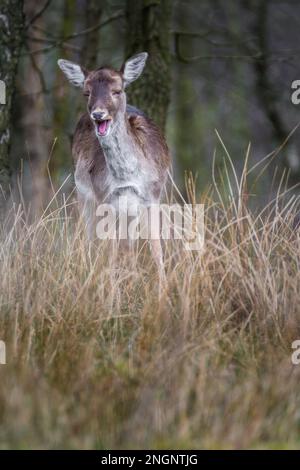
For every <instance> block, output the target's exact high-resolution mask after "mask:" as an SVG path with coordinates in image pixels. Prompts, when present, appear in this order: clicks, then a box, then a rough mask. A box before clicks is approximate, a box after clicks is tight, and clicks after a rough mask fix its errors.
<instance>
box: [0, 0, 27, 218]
mask: <svg viewBox="0 0 300 470" xmlns="http://www.w3.org/2000/svg"><path fill="white" fill-rule="evenodd" d="M23 27H24V15H23V0H2V1H1V5H0V79H1V80H3V81H4V83H5V85H6V104H0V213H3V210H4V206H5V199H6V198H7V196H8V192H9V183H10V165H9V158H8V155H9V147H10V125H11V122H10V121H11V110H12V97H13V93H14V88H15V87H14V83H15V76H16V71H17V65H18V60H19V53H20V46H21V39H22V32H23Z"/></svg>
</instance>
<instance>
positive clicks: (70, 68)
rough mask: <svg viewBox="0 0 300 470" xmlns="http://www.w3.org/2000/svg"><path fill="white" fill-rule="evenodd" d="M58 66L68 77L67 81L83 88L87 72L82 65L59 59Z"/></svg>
mask: <svg viewBox="0 0 300 470" xmlns="http://www.w3.org/2000/svg"><path fill="white" fill-rule="evenodd" d="M57 63H58V66H59V67H60V68H61V70H62V71H63V72H64V74H65V75H66V77H67V79H68V80H69V81H70V82H71V83H72V84H73V85H75V86H78V87H80V88H82V87H83V84H84V80H85V77H86V71H85V70H84V69H83V68H82V67H80V65H77V64H74V63H73V62H70V61H69V60H64V59H59V61H58V62H57Z"/></svg>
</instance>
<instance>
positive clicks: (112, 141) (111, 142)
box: [100, 115, 139, 182]
mask: <svg viewBox="0 0 300 470" xmlns="http://www.w3.org/2000/svg"><path fill="white" fill-rule="evenodd" d="M100 145H101V147H102V150H103V153H104V157H105V160H106V164H107V167H108V169H109V171H110V173H111V175H112V176H113V178H114V179H116V180H118V181H121V182H122V181H126V180H128V179H130V178H131V177H132V175H134V174H135V173H136V172H137V171H138V170H139V159H138V155H137V148H136V146H135V144H134V138H133V136H132V135H131V131H130V129H129V125H128V121H127V118H126V115H124V116H122V118H121V119H119V120H118V121H116V122H115V125H114V128H113V129H112V130H111V132H110V134H109V135H108V136H107V137H105V138H102V139H101V140H100Z"/></svg>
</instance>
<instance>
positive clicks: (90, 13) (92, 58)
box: [80, 0, 103, 70]
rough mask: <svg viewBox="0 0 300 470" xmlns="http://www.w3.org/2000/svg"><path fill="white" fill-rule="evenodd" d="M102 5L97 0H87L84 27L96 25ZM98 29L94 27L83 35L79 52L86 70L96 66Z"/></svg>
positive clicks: (99, 18)
mask: <svg viewBox="0 0 300 470" xmlns="http://www.w3.org/2000/svg"><path fill="white" fill-rule="evenodd" d="M102 9H103V5H102V2H100V1H99V0H87V1H86V8H85V29H89V28H92V27H93V26H96V25H97V24H98V23H99V22H100V20H101V15H102ZM99 35H100V29H95V30H94V31H91V32H90V33H88V34H86V35H85V36H84V43H83V47H82V53H81V62H80V63H81V64H82V65H84V66H85V67H86V68H87V69H88V70H93V69H96V68H97V54H98V43H99Z"/></svg>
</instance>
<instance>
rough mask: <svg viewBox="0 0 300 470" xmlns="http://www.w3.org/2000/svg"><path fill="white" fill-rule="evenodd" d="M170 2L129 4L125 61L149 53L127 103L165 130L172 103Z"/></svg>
mask: <svg viewBox="0 0 300 470" xmlns="http://www.w3.org/2000/svg"><path fill="white" fill-rule="evenodd" d="M171 10H172V2H171V1H170V0H134V1H133V0H127V2H126V24H127V33H126V58H128V57H130V56H131V55H134V54H136V53H138V52H144V51H145V52H148V53H149V58H148V62H147V65H146V68H145V71H144V73H143V75H142V77H141V78H140V79H139V80H137V81H136V82H135V83H134V84H132V85H131V86H130V87H129V88H128V100H129V102H130V103H131V104H133V105H135V106H138V107H139V108H141V109H142V110H143V111H145V113H146V114H147V115H148V116H149V117H150V118H152V119H153V120H154V121H155V122H156V123H157V124H158V125H159V126H160V127H161V128H162V129H164V127H165V123H166V117H167V109H168V105H169V101H170V90H171V77H170V62H171V55H170V41H169V33H170V31H169V29H170V20H171Z"/></svg>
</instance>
